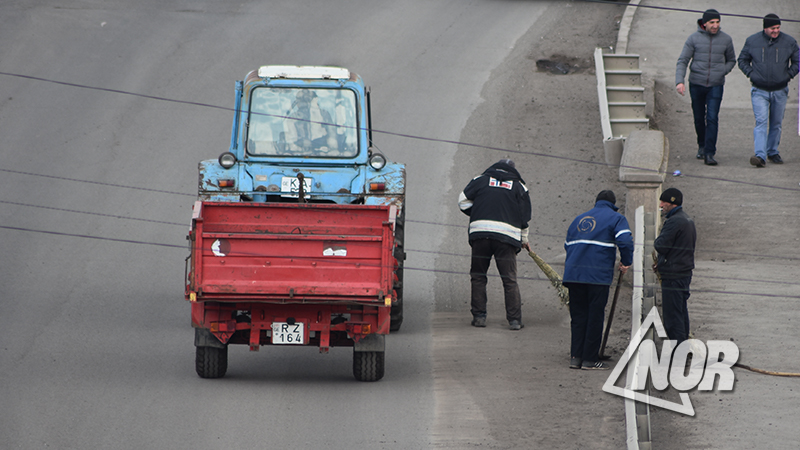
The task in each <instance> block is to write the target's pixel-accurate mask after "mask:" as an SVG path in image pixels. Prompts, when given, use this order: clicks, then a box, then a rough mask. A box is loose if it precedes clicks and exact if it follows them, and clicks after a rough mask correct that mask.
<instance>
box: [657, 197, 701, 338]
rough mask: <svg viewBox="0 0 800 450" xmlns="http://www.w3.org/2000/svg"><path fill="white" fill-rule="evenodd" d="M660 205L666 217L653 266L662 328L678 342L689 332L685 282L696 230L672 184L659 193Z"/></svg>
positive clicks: (689, 277)
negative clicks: (655, 274) (659, 301)
mask: <svg viewBox="0 0 800 450" xmlns="http://www.w3.org/2000/svg"><path fill="white" fill-rule="evenodd" d="M659 200H661V202H660V204H659V205H660V207H661V211H662V213H664V215H665V218H666V221H665V222H664V225H663V226H662V227H661V233H660V234H659V235H658V237H657V238H656V240H655V242H654V243H653V246H654V247H655V249H656V252H657V253H658V260H657V261H656V264H655V265H654V266H653V269H655V270H656V271H657V272H658V274H659V275H660V277H661V304H662V310H663V315H664V329H665V330H666V332H667V336H669V338H670V339H671V340H676V341H678V344H680V343H681V342H683V341H685V340H686V339H688V336H689V310H688V308H687V303H686V302H687V300H689V295H690V294H689V285H690V284H691V282H692V270H693V269H694V248H695V243H696V241H697V230H696V229H695V226H694V221H692V219H691V218H690V217H689V215H688V214H686V211H684V210H683V206H682V205H683V194H682V193H681V191H679V190H677V189H675V188H669V189H667V190H665V191H664V192H663V193H661V197H660V198H659Z"/></svg>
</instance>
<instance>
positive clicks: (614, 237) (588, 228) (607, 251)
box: [564, 190, 633, 370]
mask: <svg viewBox="0 0 800 450" xmlns="http://www.w3.org/2000/svg"><path fill="white" fill-rule="evenodd" d="M616 202H617V198H616V196H615V195H614V193H613V192H612V191H608V190H606V191H601V192H600V193H599V194H597V198H596V199H595V205H594V208H593V209H591V210H589V211H587V212H585V213H583V214H581V215H579V216H578V217H576V218H575V220H573V221H572V224H570V226H569V229H567V239H566V241H564V248H565V249H566V250H567V259H566V261H565V262H564V286H566V287H567V288H568V289H569V315H570V319H571V322H570V325H571V331H572V341H571V345H570V355H571V357H570V361H569V367H570V368H571V369H581V368H583V369H586V370H591V369H601V370H603V369H609V365H608V364H606V363H604V362H602V361H600V357H599V355H598V353H599V352H600V344H601V341H602V334H603V320H604V319H605V309H606V303H607V302H608V290H609V286H611V282H612V281H613V279H614V262H615V261H616V259H617V249H616V248H617V247H618V248H619V253H620V262H619V270H620V272H622V273H625V272H627V270H628V268H629V267H630V266H631V264H632V263H633V237H632V236H631V230H630V228H629V227H628V220H627V219H625V216H623V215H622V214H620V213H619V212H617V210H618V208H617V207H616V206H615V203H616ZM615 246H616V247H615Z"/></svg>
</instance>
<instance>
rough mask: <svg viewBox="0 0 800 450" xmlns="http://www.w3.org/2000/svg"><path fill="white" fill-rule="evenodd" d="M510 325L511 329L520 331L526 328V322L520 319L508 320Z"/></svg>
mask: <svg viewBox="0 0 800 450" xmlns="http://www.w3.org/2000/svg"><path fill="white" fill-rule="evenodd" d="M508 325H509V329H511V330H514V331H519V330H521V329H523V328H525V324H523V323H521V322H520V321H519V320H512V321H511V322H508Z"/></svg>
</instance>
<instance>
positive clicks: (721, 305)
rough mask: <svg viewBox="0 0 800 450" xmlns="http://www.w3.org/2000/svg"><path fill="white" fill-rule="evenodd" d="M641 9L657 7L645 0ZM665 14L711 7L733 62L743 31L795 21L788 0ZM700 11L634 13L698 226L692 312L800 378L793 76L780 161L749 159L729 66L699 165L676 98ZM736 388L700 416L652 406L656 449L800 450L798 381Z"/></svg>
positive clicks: (747, 111)
mask: <svg viewBox="0 0 800 450" xmlns="http://www.w3.org/2000/svg"><path fill="white" fill-rule="evenodd" d="M640 5H641V6H648V5H653V6H663V2H657V1H650V0H643V1H642V2H641V3H640ZM669 6H670V7H671V8H676V9H691V10H699V9H703V8H705V7H715V8H716V9H718V10H719V11H720V13H721V14H722V21H721V22H722V30H723V31H725V32H726V33H728V34H729V35H730V36H731V37H732V38H733V42H734V47H735V50H736V54H737V56H738V54H739V51H740V50H741V48H742V46H743V44H744V41H745V39H746V38H747V36H749V35H751V34H753V33H755V32H758V31H760V30H761V29H762V22H761V20H760V19H749V18H737V17H726V13H728V14H742V15H753V16H759V17H762V16H763V15H765V14H767V13H771V12H774V13H776V14H778V15H779V16H780V17H782V18H784V19H800V4H798V3H797V2H792V1H784V0H765V1H764V2H760V3H759V4H756V3H754V2H752V1H748V0H728V1H725V2H724V3H723V2H719V4H718V5H711V4H709V5H708V6H706V4H705V3H704V4H702V5H698V4H697V2H694V1H689V0H674V1H672V2H670V3H669ZM701 15H702V13H689V12H674V11H664V10H659V9H650V8H644V7H640V8H639V9H638V10H637V12H636V15H635V16H634V20H633V25H632V27H631V32H630V36H629V43H628V53H634V54H639V55H640V58H641V59H640V61H641V64H640V66H641V67H642V70H643V71H644V77H645V79H646V80H648V79H649V80H652V81H654V86H655V108H654V117H653V119H654V127H656V128H658V129H659V130H661V131H663V132H664V133H665V135H666V136H667V138H668V139H669V143H670V157H669V172H673V171H675V170H680V171H681V173H683V176H681V177H670V178H668V179H667V180H666V182H665V185H664V188H667V187H676V188H678V189H680V190H681V191H682V192H683V194H684V208H685V210H686V211H687V212H688V214H689V215H690V216H692V217H693V218H694V220H695V223H696V225H697V232H698V242H697V255H696V256H697V261H696V269H695V272H694V278H693V281H692V297H691V298H690V299H689V313H690V318H691V320H692V322H691V328H692V332H693V333H694V335H695V337H696V338H697V339H700V340H703V341H707V340H732V341H733V342H735V343H736V344H737V345H738V347H739V350H740V359H739V362H740V363H743V364H747V365H749V366H752V367H757V368H762V369H766V370H773V371H782V372H800V358H798V355H800V351H798V350H799V348H798V343H797V341H798V335H800V331H798V325H799V324H800V308H798V307H797V305H798V300H799V299H800V298H799V297H798V292H800V290H799V289H798V285H799V283H798V279H800V257H798V248H800V246H799V245H798V243H799V242H800V221H799V220H798V219H800V196H799V195H798V194H800V188H798V182H800V152H798V151H797V150H798V143H800V138H798V128H797V123H798V117H797V108H798V102H797V98H798V89H797V81H798V80H797V78H795V79H794V80H793V81H792V82H791V83H790V94H789V103H788V105H787V108H786V115H785V117H784V121H783V135H782V141H781V145H780V151H781V156H782V157H783V159H784V161H785V164H783V165H774V164H768V165H767V167H766V168H762V169H756V168H755V167H753V166H751V165H750V164H749V161H748V160H749V157H750V156H751V155H752V154H753V149H752V142H753V135H752V131H753V125H754V117H753V112H752V109H751V104H750V93H749V82H748V80H747V79H746V78H745V76H744V75H743V74H742V73H741V71H740V70H739V69H738V67H737V68H734V70H733V72H732V73H731V74H729V75H728V77H727V78H726V84H725V93H724V97H723V102H722V109H721V111H720V133H719V140H718V150H717V154H716V159H717V161H718V162H719V165H718V166H715V167H710V166H706V165H704V164H703V162H702V161H701V160H697V159H696V158H695V153H696V150H697V148H696V139H695V133H694V128H693V121H692V112H691V102H690V99H689V96H688V94H687V95H686V96H685V97H681V96H680V95H678V94H677V93H676V92H675V87H674V78H675V64H676V61H677V58H678V55H679V54H680V52H681V49H682V47H683V43H684V41H685V40H686V38H687V37H688V36H689V35H690V34H691V33H692V32H694V31H695V29H696V20H697V19H698V18H699V17H700V16H701ZM781 31H782V32H785V33H788V34H789V35H791V36H793V37H795V38H796V39H800V24H798V23H792V22H785V21H784V22H783V23H782V27H781ZM734 372H735V374H736V384H735V388H734V391H733V392H724V393H707V392H693V393H690V398H691V400H692V403H693V405H694V408H695V417H688V416H682V415H679V414H676V413H673V412H670V411H665V410H659V409H657V408H651V412H652V418H651V421H652V422H651V426H652V432H653V445H654V448H655V447H657V448H660V449H684V448H725V449H729V448H743V449H744V448H796V447H797V440H798V438H800V429H798V428H797V424H796V417H797V414H798V412H800V385H798V379H797V378H780V377H773V376H767V375H760V374H756V373H752V372H748V371H744V370H741V369H735V370H734Z"/></svg>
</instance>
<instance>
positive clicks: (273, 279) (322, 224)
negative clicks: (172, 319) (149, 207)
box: [186, 202, 397, 351]
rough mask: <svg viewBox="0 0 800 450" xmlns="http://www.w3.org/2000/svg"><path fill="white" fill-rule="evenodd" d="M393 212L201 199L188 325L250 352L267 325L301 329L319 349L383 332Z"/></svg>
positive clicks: (264, 338) (264, 339)
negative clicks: (367, 333)
mask: <svg viewBox="0 0 800 450" xmlns="http://www.w3.org/2000/svg"><path fill="white" fill-rule="evenodd" d="M392 208H393V207H392V206H389V205H320V204H299V203H298V204H295V203H226V202H198V203H197V204H196V205H195V211H194V214H193V224H192V231H191V233H190V242H191V245H192V254H191V263H190V264H191V269H190V273H189V279H188V280H187V286H186V298H187V300H190V301H192V324H193V325H194V326H195V327H201V328H207V329H209V330H211V331H212V333H214V335H215V336H217V338H219V339H220V341H222V342H223V343H241V344H245V345H249V346H250V348H251V349H252V350H257V349H258V346H259V345H268V344H270V338H269V337H268V334H269V330H270V326H271V324H272V322H282V321H287V320H293V321H296V322H303V323H304V324H305V326H306V330H307V333H306V338H307V339H306V342H305V344H314V345H318V346H319V347H320V349H321V351H327V349H328V347H329V346H333V345H334V341H335V343H336V345H352V343H353V342H357V341H358V340H360V339H361V338H362V337H363V334H360V333H361V331H363V330H366V329H367V328H369V331H370V332H371V333H378V334H388V333H389V323H390V307H391V302H392V301H393V300H394V295H395V294H394V291H393V290H392V283H393V280H394V278H395V275H394V270H395V269H396V267H397V261H396V260H395V258H394V256H393V248H394V234H393V233H394V231H393V224H394V211H393V210H392ZM237 316H240V317H246V321H240V320H239V319H237ZM335 317H339V318H344V319H343V320H344V321H346V323H345V322H343V321H339V322H337V323H332V320H333V318H335ZM361 324H364V325H368V327H366V326H365V327H361V326H360V325H361ZM356 325H358V326H356ZM265 330H266V331H265ZM311 332H314V335H315V337H314V339H313V340H309V339H308V336H309V335H310V334H311ZM345 334H346V336H347V340H346V341H344V342H343V341H342V340H341V336H344V335H345Z"/></svg>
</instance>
